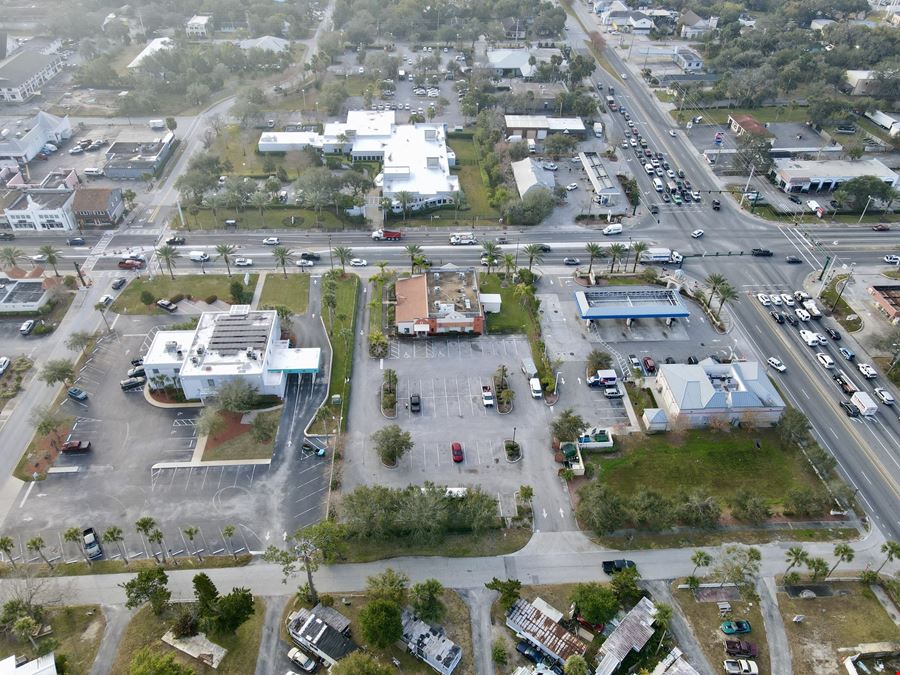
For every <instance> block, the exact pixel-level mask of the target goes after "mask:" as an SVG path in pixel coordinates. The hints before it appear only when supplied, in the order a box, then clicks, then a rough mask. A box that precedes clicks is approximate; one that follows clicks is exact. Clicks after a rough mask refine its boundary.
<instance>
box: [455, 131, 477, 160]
mask: <svg viewBox="0 0 900 675" xmlns="http://www.w3.org/2000/svg"><path fill="white" fill-rule="evenodd" d="M448 143H449V145H450V149H451V150H453V152H455V153H456V164H457V166H459V165H461V164H477V163H478V157H477V155H476V154H475V142H474V141H473V140H472V139H471V138H462V137H460V136H453V135H452V134H451V135H450V137H449V139H448Z"/></svg>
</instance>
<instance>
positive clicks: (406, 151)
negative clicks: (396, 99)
mask: <svg viewBox="0 0 900 675" xmlns="http://www.w3.org/2000/svg"><path fill="white" fill-rule="evenodd" d="M395 119H396V116H395V113H394V111H392V110H386V111H369V110H351V111H350V112H348V113H347V121H346V122H328V123H327V124H326V125H325V128H324V130H323V132H322V133H321V134H319V133H315V132H309V131H283V132H282V131H278V132H276V131H268V132H265V133H263V134H262V135H261V136H260V139H259V145H258V147H259V151H260V152H289V151H291V150H299V149H301V148H305V147H313V148H317V149H319V150H321V151H322V152H324V153H326V154H331V153H339V154H344V155H349V156H350V157H351V158H352V159H354V160H361V161H374V162H381V163H382V173H380V174H378V176H376V177H375V185H376V186H377V187H380V188H381V190H382V194H383V195H384V196H385V197H394V196H395V195H396V194H397V193H399V192H406V193H409V194H410V195H411V196H412V201H411V202H410V203H409V204H408V205H407V208H409V209H411V210H413V211H415V210H417V209H420V208H423V207H432V206H442V205H445V204H452V203H453V193H455V192H458V191H459V178H458V177H457V176H454V175H453V174H452V173H451V172H450V169H451V168H452V167H454V166H455V165H456V154H455V153H454V152H453V150H451V149H450V148H449V147H448V146H447V127H446V125H445V124H436V123H419V124H397V123H396V121H395ZM393 210H394V211H395V212H397V213H399V212H400V211H401V207H400V204H399V202H398V201H397V200H396V199H394V206H393Z"/></svg>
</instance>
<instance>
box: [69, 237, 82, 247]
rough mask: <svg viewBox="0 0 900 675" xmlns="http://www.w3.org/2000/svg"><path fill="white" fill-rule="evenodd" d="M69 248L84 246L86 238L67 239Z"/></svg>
mask: <svg viewBox="0 0 900 675" xmlns="http://www.w3.org/2000/svg"><path fill="white" fill-rule="evenodd" d="M66 244H68V245H69V246H84V237H69V238H68V239H66Z"/></svg>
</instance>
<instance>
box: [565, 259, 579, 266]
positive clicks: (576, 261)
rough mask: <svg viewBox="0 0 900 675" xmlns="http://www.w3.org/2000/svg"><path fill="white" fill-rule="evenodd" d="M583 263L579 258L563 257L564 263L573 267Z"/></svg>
mask: <svg viewBox="0 0 900 675" xmlns="http://www.w3.org/2000/svg"><path fill="white" fill-rule="evenodd" d="M580 264H581V260H580V259H579V258H563V265H569V266H571V267H575V266H577V265H580Z"/></svg>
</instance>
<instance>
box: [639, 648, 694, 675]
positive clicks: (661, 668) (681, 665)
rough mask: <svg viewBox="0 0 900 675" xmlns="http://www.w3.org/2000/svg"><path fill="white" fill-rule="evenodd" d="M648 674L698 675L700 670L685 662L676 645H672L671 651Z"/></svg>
mask: <svg viewBox="0 0 900 675" xmlns="http://www.w3.org/2000/svg"><path fill="white" fill-rule="evenodd" d="M650 675H700V671H698V670H697V669H696V668H694V666H692V665H691V664H690V663H688V662H687V660H686V659H685V657H684V654H683V653H682V651H681V650H680V649H679V648H678V647H672V651H670V652H669V653H668V654H666V655H665V657H663V659H662V660H661V661H660V662H659V663H657V664H656V667H655V668H654V669H653V671H652V672H651V673H650Z"/></svg>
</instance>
